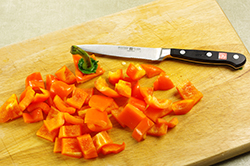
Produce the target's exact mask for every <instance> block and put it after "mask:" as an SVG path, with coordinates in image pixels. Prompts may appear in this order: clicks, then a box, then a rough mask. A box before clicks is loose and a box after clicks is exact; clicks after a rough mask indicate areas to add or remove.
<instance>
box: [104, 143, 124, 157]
mask: <svg viewBox="0 0 250 166" xmlns="http://www.w3.org/2000/svg"><path fill="white" fill-rule="evenodd" d="M124 149H125V142H123V143H122V144H115V143H110V144H106V145H104V146H103V147H102V151H101V152H102V154H104V155H107V154H111V153H114V154H117V153H120V152H121V151H123V150H124Z"/></svg>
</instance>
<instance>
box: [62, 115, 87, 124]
mask: <svg viewBox="0 0 250 166" xmlns="http://www.w3.org/2000/svg"><path fill="white" fill-rule="evenodd" d="M64 119H65V122H66V123H69V124H75V125H82V124H83V123H84V120H83V119H82V118H81V117H80V116H79V117H77V116H73V115H70V114H69V113H64Z"/></svg>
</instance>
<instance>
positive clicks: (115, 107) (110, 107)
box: [105, 101, 119, 115]
mask: <svg viewBox="0 0 250 166" xmlns="http://www.w3.org/2000/svg"><path fill="white" fill-rule="evenodd" d="M118 108H119V106H118V105H117V103H116V102H115V101H113V102H112V103H111V105H109V106H108V107H107V108H106V109H105V111H106V112H107V113H108V115H109V114H111V111H112V110H114V109H118Z"/></svg>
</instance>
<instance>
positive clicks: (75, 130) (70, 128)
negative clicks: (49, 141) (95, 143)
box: [58, 125, 82, 138]
mask: <svg viewBox="0 0 250 166" xmlns="http://www.w3.org/2000/svg"><path fill="white" fill-rule="evenodd" d="M81 134H82V132H81V125H64V126H61V127H60V130H59V135H58V138H70V137H78V136H80V135H81Z"/></svg>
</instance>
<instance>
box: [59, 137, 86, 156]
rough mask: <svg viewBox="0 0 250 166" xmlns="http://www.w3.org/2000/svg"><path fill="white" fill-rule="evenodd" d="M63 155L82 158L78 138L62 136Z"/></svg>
mask: <svg viewBox="0 0 250 166" xmlns="http://www.w3.org/2000/svg"><path fill="white" fill-rule="evenodd" d="M61 153H62V154H63V155H66V156H70V157H74V158H81V157H82V151H81V148H80V146H79V143H78V140H77V138H62V152H61Z"/></svg>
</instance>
